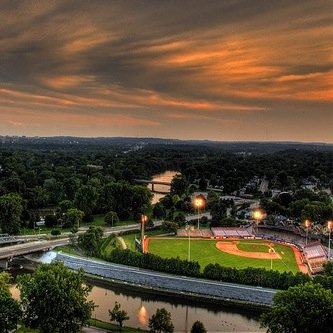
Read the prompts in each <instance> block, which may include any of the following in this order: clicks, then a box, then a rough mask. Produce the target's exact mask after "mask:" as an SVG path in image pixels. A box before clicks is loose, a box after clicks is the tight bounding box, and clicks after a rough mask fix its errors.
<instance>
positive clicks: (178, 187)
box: [170, 175, 188, 196]
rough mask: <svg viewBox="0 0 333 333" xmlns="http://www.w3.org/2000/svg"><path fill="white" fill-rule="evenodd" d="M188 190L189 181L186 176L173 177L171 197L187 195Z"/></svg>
mask: <svg viewBox="0 0 333 333" xmlns="http://www.w3.org/2000/svg"><path fill="white" fill-rule="evenodd" d="M187 188H188V181H187V180H186V178H185V177H184V176H179V175H176V176H175V177H173V179H172V181H171V188H170V192H171V195H175V194H177V195H179V196H182V195H183V194H185V193H186V191H187Z"/></svg>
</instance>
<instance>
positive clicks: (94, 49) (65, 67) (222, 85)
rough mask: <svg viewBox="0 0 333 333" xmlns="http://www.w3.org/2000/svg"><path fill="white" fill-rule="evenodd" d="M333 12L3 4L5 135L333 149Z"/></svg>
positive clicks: (312, 4) (0, 85)
mask: <svg viewBox="0 0 333 333" xmlns="http://www.w3.org/2000/svg"><path fill="white" fill-rule="evenodd" d="M332 4H333V2H332V1H330V0H327V1H322V0H313V1H306V0H301V1H295V0H292V1H291V0H288V1H281V0H279V1H275V0H261V1H256V0H249V1H242V0H239V1H238V0H225V1H222V0H220V1H207V0H202V1H196V0H192V1H186V0H176V1H170V0H168V1H158V0H149V1H138V0H137V1H136V0H132V1H111V0H110V1H95V0H94V1H83V0H77V1H68V0H66V1H51V0H49V1H47V0H45V1H44V0H40V1H15V0H8V1H4V0H0V135H29V136H35V135H38V136H53V135H73V136H138V137H164V138H180V139H209V140H222V141H224V140H227V141H230V140H237V141H238V140H241V141H248V140H251V141H257V140H258V141H259V140H260V141H317V142H330V143H333V105H332V104H333V103H332V100H333V89H332V86H333V70H332V64H333V52H332V41H333V33H332V32H333V29H332V22H333V5H332Z"/></svg>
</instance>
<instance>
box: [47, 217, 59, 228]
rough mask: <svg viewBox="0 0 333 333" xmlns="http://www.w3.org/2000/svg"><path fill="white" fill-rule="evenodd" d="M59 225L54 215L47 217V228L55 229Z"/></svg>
mask: <svg viewBox="0 0 333 333" xmlns="http://www.w3.org/2000/svg"><path fill="white" fill-rule="evenodd" d="M57 224H58V219H57V218H56V216H54V215H46V216H45V226H46V227H49V228H50V227H54V226H55V225H57Z"/></svg>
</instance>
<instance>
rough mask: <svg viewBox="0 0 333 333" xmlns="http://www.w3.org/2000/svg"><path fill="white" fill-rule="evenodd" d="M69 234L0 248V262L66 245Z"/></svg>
mask: <svg viewBox="0 0 333 333" xmlns="http://www.w3.org/2000/svg"><path fill="white" fill-rule="evenodd" d="M201 216H207V217H208V218H209V217H210V214H209V213H203V214H201ZM195 217H197V215H189V216H187V217H186V219H187V220H191V219H193V218H195ZM162 223H163V220H159V221H154V225H155V226H161V225H162ZM87 229H88V228H86V229H83V228H81V230H80V231H79V233H78V234H82V233H84V232H85V230H87ZM139 229H140V224H139V223H136V224H128V225H123V226H116V227H108V228H104V235H110V234H118V233H120V232H124V231H129V230H139ZM71 234H72V233H71V232H68V233H63V234H62V236H65V237H63V238H61V239H57V240H50V239H48V240H47V239H45V237H50V236H49V235H43V238H40V239H43V240H38V241H32V242H28V243H24V244H19V245H11V246H5V247H0V260H1V259H7V258H13V257H18V256H22V255H25V254H30V253H34V252H39V251H46V250H47V249H49V248H54V247H56V246H60V245H66V244H68V243H69V236H70V235H71ZM30 238H31V236H27V239H30Z"/></svg>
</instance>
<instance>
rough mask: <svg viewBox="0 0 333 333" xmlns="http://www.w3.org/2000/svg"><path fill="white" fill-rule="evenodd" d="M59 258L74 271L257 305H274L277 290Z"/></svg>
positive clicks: (63, 256)
mask: <svg viewBox="0 0 333 333" xmlns="http://www.w3.org/2000/svg"><path fill="white" fill-rule="evenodd" d="M56 260H60V261H62V262H64V264H65V265H66V266H67V267H69V268H71V269H74V270H78V269H80V268H83V269H84V270H85V272H87V273H89V274H93V275H98V276H101V277H104V278H108V279H112V280H117V281H121V282H122V283H125V284H126V283H130V284H135V285H137V286H145V287H148V288H151V289H157V290H160V289H164V290H167V291H171V292H174V293H177V294H178V295H179V294H182V293H190V294H195V295H199V296H206V297H207V296H208V297H209V296H213V297H217V298H220V299H224V300H234V301H241V302H248V303H255V304H263V305H270V304H271V303H272V298H273V296H274V295H275V293H276V290H273V289H266V288H260V287H252V286H245V285H238V284H231V283H222V282H217V281H210V280H204V279H195V278H190V277H184V276H176V275H171V274H165V273H158V272H155V271H150V270H145V269H140V268H136V267H130V266H125V265H118V264H112V263H106V262H100V261H96V260H93V259H90V258H79V257H74V256H70V255H67V254H62V253H58V254H57V257H56Z"/></svg>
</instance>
